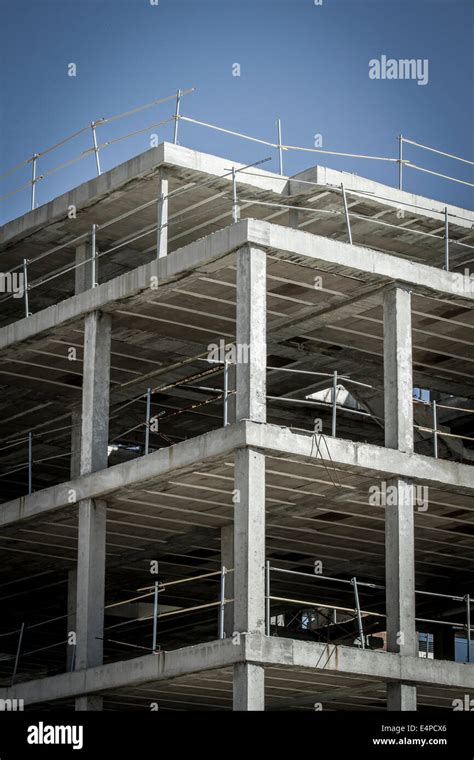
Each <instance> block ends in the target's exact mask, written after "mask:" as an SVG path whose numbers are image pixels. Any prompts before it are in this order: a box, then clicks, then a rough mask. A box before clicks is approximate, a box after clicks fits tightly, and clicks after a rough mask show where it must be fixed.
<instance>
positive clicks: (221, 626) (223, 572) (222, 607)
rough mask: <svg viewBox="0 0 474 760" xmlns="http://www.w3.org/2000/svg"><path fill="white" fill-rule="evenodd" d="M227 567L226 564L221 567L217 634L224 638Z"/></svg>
mask: <svg viewBox="0 0 474 760" xmlns="http://www.w3.org/2000/svg"><path fill="white" fill-rule="evenodd" d="M226 573H227V569H226V568H225V566H224V565H222V567H221V591H220V604H219V623H218V631H217V635H218V638H219V639H224V638H225V634H224V611H225V576H226Z"/></svg>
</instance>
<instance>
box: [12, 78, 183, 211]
mask: <svg viewBox="0 0 474 760" xmlns="http://www.w3.org/2000/svg"><path fill="white" fill-rule="evenodd" d="M194 89H195V88H194V87H190V88H188V89H187V90H178V91H177V93H176V94H175V95H168V96H167V97H165V98H160V99H158V100H152V101H151V102H150V103H145V104H143V105H140V106H137V107H136V108H132V109H131V110H129V111H124V112H123V113H119V114H115V115H114V116H109V117H107V118H100V119H93V120H92V121H91V122H90V123H89V124H88V125H87V126H84V127H81V128H80V129H78V130H76V131H75V132H73V133H72V134H70V135H67V136H66V137H64V138H62V139H61V140H59V141H58V142H57V143H55V144H54V145H51V146H50V147H49V148H45V149H44V150H42V151H39V152H37V153H36V152H35V153H33V155H32V156H31V157H30V158H27V159H26V160H25V161H22V162H21V163H19V164H16V166H13V167H11V168H10V169H8V170H7V171H5V172H4V173H3V174H0V179H6V178H7V177H9V176H11V175H12V174H14V173H15V172H17V171H19V170H21V169H22V168H24V167H27V166H29V165H31V179H30V180H29V181H28V182H27V183H26V184H24V185H21V187H18V188H16V189H15V190H12V191H11V192H9V193H6V194H5V195H3V196H1V197H0V201H2V200H6V199H7V198H10V197H12V196H13V195H16V194H17V193H19V192H21V191H22V190H25V189H27V188H30V191H31V210H33V209H35V208H36V186H37V184H38V183H39V182H41V181H42V180H44V179H46V177H49V176H51V175H52V174H55V173H56V172H58V171H60V170H61V169H65V168H67V167H68V166H71V165H72V164H74V163H76V162H77V161H80V160H81V159H83V158H86V157H88V156H91V155H94V158H95V166H96V172H97V176H100V174H101V173H102V169H101V163H100V151H101V150H104V149H105V148H107V147H109V146H110V145H113V144H115V143H118V142H121V141H122V140H128V139H129V138H131V137H135V136H136V135H139V134H143V133H145V132H148V130H150V129H154V128H156V127H159V126H162V125H164V124H169V123H171V122H174V136H173V140H174V143H175V144H176V143H177V141H178V121H179V118H180V113H179V111H180V102H181V98H182V97H183V96H184V95H188V94H189V93H191V92H194ZM171 100H175V101H176V106H175V113H174V116H170V117H168V118H166V119H163V120H161V121H158V122H155V123H154V124H149V125H148V126H146V127H144V128H143V129H139V130H136V131H133V132H129V133H127V134H124V135H121V136H120V137H116V138H113V139H110V140H106V141H105V142H102V143H98V142H97V132H96V130H97V128H98V127H101V126H103V125H105V124H110V123H112V122H115V121H118V120H119V119H124V118H126V117H128V116H132V115H134V114H136V113H139V112H141V111H144V110H146V109H148V108H153V107H155V106H158V105H161V104H162V103H167V102H169V101H171ZM89 129H90V130H91V140H92V145H91V147H89V148H87V149H86V150H83V151H81V152H80V153H78V154H76V155H75V156H73V158H71V159H69V160H68V161H66V162H64V163H61V164H58V165H57V166H55V167H53V168H52V169H50V170H48V171H46V172H44V173H43V174H38V162H39V159H40V158H42V157H44V156H46V155H49V154H50V153H52V152H54V151H55V150H57V149H58V148H60V147H62V146H63V145H65V144H66V143H68V142H70V141H71V140H74V139H75V138H77V137H79V135H82V134H83V133H85V132H87V131H88V130H89Z"/></svg>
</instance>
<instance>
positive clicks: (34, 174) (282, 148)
mask: <svg viewBox="0 0 474 760" xmlns="http://www.w3.org/2000/svg"><path fill="white" fill-rule="evenodd" d="M194 90H195V88H194V87H191V88H188V89H186V90H178V91H177V93H176V95H169V96H167V97H164V98H160V99H158V100H153V101H151V102H150V103H145V104H143V105H140V106H137V107H136V108H133V109H130V110H128V111H124V112H123V113H120V114H116V115H114V116H110V117H107V118H100V119H95V120H92V121H91V122H90V123H89V124H88V125H86V126H84V127H82V128H81V129H79V130H76V131H75V132H73V133H72V134H70V135H67V136H66V137H64V138H63V139H61V140H59V141H58V142H57V143H55V144H54V145H52V146H50V147H49V148H46V149H44V150H42V151H40V152H35V153H33V155H32V156H30V157H29V158H27V159H26V160H25V161H22V162H21V163H19V164H17V165H15V166H13V167H11V168H10V169H8V170H7V171H5V172H4V173H3V174H0V179H7V178H8V177H10V176H11V175H13V174H15V173H16V172H18V171H20V170H21V169H23V168H25V167H28V166H30V165H31V179H30V180H28V182H26V183H24V184H22V185H21V186H20V187H16V188H15V189H13V190H11V191H9V192H7V193H6V194H4V195H2V196H0V201H4V200H7V199H8V198H10V197H12V196H14V195H16V194H17V193H19V192H22V191H23V190H26V189H30V193H31V204H30V205H31V209H34V208H35V207H36V187H37V185H38V183H40V182H42V181H44V180H45V179H46V178H47V177H49V176H50V175H52V174H55V173H56V172H58V171H60V170H62V169H65V168H67V167H68V166H71V165H72V164H74V163H76V162H77V161H79V160H81V159H83V158H86V157H88V156H91V155H93V156H94V159H95V166H96V173H97V175H100V174H101V172H102V169H101V163H100V152H101V151H102V150H104V149H105V148H108V147H109V146H111V145H113V144H115V143H118V142H121V141H123V140H127V139H130V138H131V137H135V136H137V135H140V134H143V133H145V132H148V131H149V130H150V129H154V128H156V127H158V126H164V125H166V124H171V123H172V124H173V125H174V126H173V138H172V139H173V142H174V143H175V144H176V143H177V142H178V125H179V122H180V121H182V122H185V123H187V124H190V125H194V126H197V127H202V128H205V129H210V130H213V131H217V132H219V133H222V134H227V135H229V136H233V137H237V138H239V139H242V140H246V141H249V142H253V143H257V144H260V145H265V146H267V147H270V148H273V149H274V150H275V151H276V152H277V157H278V168H279V173H280V175H283V173H284V171H283V154H284V153H289V152H300V153H301V152H303V153H310V154H311V153H312V154H316V155H318V154H320V155H323V156H325V155H326V156H334V157H343V158H349V159H362V160H368V161H382V162H386V163H391V164H395V165H397V166H398V174H399V178H398V180H399V181H398V184H399V188H400V189H402V182H403V170H404V168H410V169H413V170H416V171H420V172H424V173H427V174H431V175H434V176H437V177H439V178H442V179H445V180H449V181H452V182H455V183H459V184H462V185H465V186H469V187H474V183H473V182H469V181H467V180H463V179H459V178H456V177H452V176H449V175H446V174H442V173H440V172H435V171H432V170H430V169H426V168H424V167H421V166H419V165H418V164H415V163H413V162H411V161H410V160H408V159H406V158H405V157H404V153H403V146H404V145H408V144H409V145H411V146H413V147H416V148H421V149H424V150H427V151H429V152H431V153H435V154H438V155H441V156H444V157H448V158H450V159H454V160H457V161H459V162H462V163H464V164H466V165H470V166H473V165H474V162H473V161H469V160H467V159H464V158H461V157H459V156H455V155H454V154H452V153H447V152H445V151H441V150H438V149H435V148H431V147H428V146H426V145H422V144H421V143H418V142H415V141H414V140H411V139H409V138H407V137H403V136H402V135H399V137H398V142H399V153H398V157H392V156H375V155H370V154H365V153H354V152H348V151H337V150H326V149H323V148H316V147H312V148H309V147H304V146H298V145H291V144H286V143H284V142H283V139H282V123H281V119H277V120H276V136H277V139H276V141H271V140H264V139H261V138H257V137H254V136H252V135H248V134H245V133H242V132H237V131H235V130H231V129H226V128H224V127H221V126H218V125H215V124H211V123H209V122H205V121H201V120H199V119H194V118H192V117H190V116H185V115H183V114H182V113H181V98H182V97H183V96H184V95H187V94H189V93H191V92H194ZM171 100H175V103H176V104H175V110H174V114H172V115H170V116H169V117H167V118H165V119H163V120H161V121H158V122H155V123H154V124H149V125H148V126H146V127H144V128H141V129H139V130H135V131H132V132H129V133H127V134H124V135H120V136H119V137H116V138H113V139H110V140H106V141H104V142H101V143H99V142H98V140H97V129H98V127H103V126H104V125H106V124H110V123H111V122H114V121H117V120H120V119H123V118H127V117H130V116H132V115H135V114H137V113H139V112H141V111H144V110H146V109H149V108H152V107H155V106H158V105H160V104H163V103H166V102H169V101H171ZM88 130H90V132H91V145H90V147H89V148H87V149H86V150H83V151H81V152H80V153H79V154H77V155H75V156H73V157H72V158H71V159H69V160H67V161H65V162H63V163H61V164H59V165H57V166H55V167H53V168H52V169H49V170H48V171H45V172H44V173H42V174H39V173H38V162H39V160H40V159H41V158H43V157H44V156H46V155H48V154H50V153H52V152H54V151H55V150H57V149H58V148H60V147H62V146H63V145H65V144H67V143H69V142H70V141H72V140H74V139H76V138H77V137H79V136H80V135H82V134H83V133H85V132H87V131H88Z"/></svg>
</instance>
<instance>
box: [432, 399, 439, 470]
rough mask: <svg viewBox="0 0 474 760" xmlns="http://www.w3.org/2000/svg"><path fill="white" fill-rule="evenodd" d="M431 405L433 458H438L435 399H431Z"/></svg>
mask: <svg viewBox="0 0 474 760" xmlns="http://www.w3.org/2000/svg"><path fill="white" fill-rule="evenodd" d="M432 407H433V455H434V458H435V459H438V410H437V407H436V401H434V400H433V401H432Z"/></svg>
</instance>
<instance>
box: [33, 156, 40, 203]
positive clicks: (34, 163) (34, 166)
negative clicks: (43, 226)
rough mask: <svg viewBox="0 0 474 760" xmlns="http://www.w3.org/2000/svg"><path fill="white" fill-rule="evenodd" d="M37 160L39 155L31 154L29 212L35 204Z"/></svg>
mask: <svg viewBox="0 0 474 760" xmlns="http://www.w3.org/2000/svg"><path fill="white" fill-rule="evenodd" d="M38 158H39V153H33V156H32V166H31V210H32V211H33V209H34V208H35V204H36V183H37V181H38V180H37V178H36V161H37V160H38Z"/></svg>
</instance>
